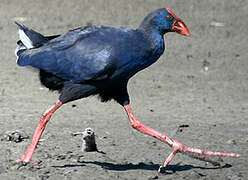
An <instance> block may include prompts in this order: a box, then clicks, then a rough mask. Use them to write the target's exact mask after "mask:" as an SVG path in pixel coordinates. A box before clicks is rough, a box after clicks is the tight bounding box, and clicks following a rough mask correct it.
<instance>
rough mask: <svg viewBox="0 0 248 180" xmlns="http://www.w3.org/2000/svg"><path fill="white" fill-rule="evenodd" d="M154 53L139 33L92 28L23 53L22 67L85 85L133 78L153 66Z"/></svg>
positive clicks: (20, 58) (81, 29)
mask: <svg viewBox="0 0 248 180" xmlns="http://www.w3.org/2000/svg"><path fill="white" fill-rule="evenodd" d="M152 53H153V48H152V44H151V42H150V40H149V39H148V38H147V37H145V35H144V34H143V33H141V32H140V31H138V30H132V29H128V28H114V27H104V26H99V27H98V26H89V27H84V28H78V29H75V30H72V31H69V32H67V33H65V34H62V35H61V36H59V37H56V38H54V39H52V40H50V41H48V42H47V43H44V44H43V45H42V46H40V47H38V48H33V49H28V50H25V51H23V52H22V53H21V54H20V55H19V59H18V64H19V65H21V66H26V65H30V66H33V67H35V68H38V69H41V70H44V71H46V72H49V73H52V74H54V75H56V76H57V77H59V78H62V79H65V80H70V81H73V82H76V83H84V82H86V81H90V80H97V79H101V78H104V77H106V78H110V79H111V78H117V79H118V78H129V77H131V76H132V75H133V74H135V73H136V72H137V71H139V70H141V69H143V68H145V67H146V66H148V65H150V64H151V63H153V61H154V60H153V59H152ZM158 57H159V56H158ZM156 59H157V58H156Z"/></svg>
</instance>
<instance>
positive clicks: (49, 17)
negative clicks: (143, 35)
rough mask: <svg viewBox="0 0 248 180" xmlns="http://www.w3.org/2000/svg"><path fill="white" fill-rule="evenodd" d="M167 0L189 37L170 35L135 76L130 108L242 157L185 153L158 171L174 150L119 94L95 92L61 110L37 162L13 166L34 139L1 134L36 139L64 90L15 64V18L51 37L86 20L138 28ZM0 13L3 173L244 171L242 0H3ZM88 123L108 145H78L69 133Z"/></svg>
mask: <svg viewBox="0 0 248 180" xmlns="http://www.w3.org/2000/svg"><path fill="white" fill-rule="evenodd" d="M161 7H170V8H172V9H173V10H174V12H175V13H176V14H177V15H178V16H179V17H180V18H182V19H183V20H184V21H185V23H186V24H187V26H188V27H189V29H190V31H191V34H192V36H191V37H189V38H187V37H182V36H179V35H177V34H175V33H171V34H168V35H166V49H167V50H166V52H165V54H164V55H163V56H162V57H161V58H160V60H159V61H158V62H157V63H156V64H154V65H153V66H152V67H149V68H148V69H146V70H144V71H142V72H140V73H138V74H137V75H136V76H135V77H133V78H132V80H131V81H130V83H129V92H130V96H131V105H132V107H133V110H134V112H135V113H136V115H137V117H138V118H139V119H140V120H141V121H142V122H143V123H144V124H146V125H148V126H151V127H153V128H155V129H157V130H159V131H161V132H164V133H166V134H168V135H169V136H171V137H173V138H175V139H178V140H180V141H182V142H184V143H185V144H187V145H189V146H193V147H200V148H203V149H209V150H217V151H228V152H234V153H239V154H240V155H241V156H240V158H237V159H233V158H219V159H218V158H217V160H218V161H220V163H221V166H220V167H214V166H212V165H211V164H207V163H204V162H201V161H198V160H195V159H191V158H189V157H187V156H184V155H181V154H179V155H177V156H176V157H175V159H174V160H173V161H172V163H171V164H170V165H169V166H168V168H167V169H166V172H162V173H157V169H158V167H159V165H160V164H161V163H162V162H163V161H164V158H165V157H166V156H167V155H168V154H169V153H170V152H171V149H170V148H169V147H168V146H167V145H165V144H163V143H161V142H159V141H157V140H155V139H153V138H151V137H148V136H145V135H143V134H141V133H139V132H137V131H135V130H133V129H132V128H131V126H130V124H129V122H128V119H127V117H126V114H125V112H124V110H123V109H122V108H121V106H119V105H117V104H116V103H115V102H110V103H100V102H99V101H98V100H97V98H95V97H92V98H88V99H83V100H79V101H75V102H72V103H69V104H67V105H65V106H64V107H62V108H61V109H59V110H58V112H56V113H55V114H54V116H53V118H52V119H51V121H50V122H49V124H48V126H47V128H46V130H45V132H44V134H43V136H42V141H41V142H40V143H39V145H38V148H37V150H36V152H35V155H34V157H33V160H32V163H31V164H29V165H27V166H24V167H21V166H18V165H17V164H15V163H14V162H15V160H16V159H17V158H19V157H21V156H22V155H23V153H24V152H25V150H26V148H27V145H28V144H29V142H30V139H24V140H23V141H21V142H19V143H16V142H13V141H7V140H6V138H4V133H6V131H15V130H19V131H21V132H23V133H24V135H25V134H26V135H28V136H30V137H32V134H33V132H34V129H35V127H36V125H37V123H38V120H39V118H40V117H41V114H42V112H43V111H44V110H45V109H46V108H48V107H49V106H50V105H52V104H53V103H54V102H55V101H56V100H57V97H58V94H57V93H54V92H53V93H51V92H49V91H48V90H47V89H45V88H43V87H41V86H40V83H39V81H38V78H37V73H35V72H31V71H27V69H26V68H20V67H17V65H16V64H15V59H16V58H15V55H14V49H15V43H16V41H17V39H18V35H17V27H16V26H15V25H14V23H13V22H14V20H18V21H19V22H23V23H24V24H26V25H27V26H29V27H31V28H33V29H35V30H37V31H40V32H41V33H43V34H46V35H52V34H58V33H63V32H66V31H67V30H69V29H72V28H76V27H79V26H84V25H86V24H88V23H92V24H97V25H101V24H104V25H111V26H128V27H132V28H136V27H137V26H138V25H139V23H140V22H141V21H142V19H143V18H144V16H145V15H147V13H148V12H150V11H152V10H155V9H157V8H161ZM0 19H1V20H0V34H1V35H0V42H1V46H0V58H1V59H0V62H1V71H0V82H1V86H0V107H1V108H0V127H1V128H0V133H1V141H0V179H1V180H2V179H3V180H7V179H42V180H44V179H51V180H54V179H55V180H56V179H59V180H61V179H86V180H87V179H97V180H99V179H128V180H130V179H140V180H144V179H190V180H194V179H225V180H229V179H230V180H242V179H248V172H247V170H248V169H247V167H248V158H247V154H248V148H247V147H248V130H247V128H248V63H247V58H248V51H247V50H248V45H247V29H248V25H247V19H248V3H247V1H246V0H236V1H231V0H225V1H224V0H204V1H201V0H187V1H186V0H185V1H180V0H174V1H169V0H159V1H155V0H154V1H152V0H150V1H149V0H126V1H116V0H106V1H97V0H91V1H88V0H84V1H80V0H74V1H66V0H64V1H60V0H53V1H50V0H44V1H38V0H37V1H32V0H22V1H19V0H11V1H10V0H1V2H0ZM204 65H207V66H208V71H207V72H205V71H204V68H203V66H204ZM182 126H184V127H182ZM87 127H91V128H93V129H94V130H95V132H96V135H97V137H96V141H97V145H98V149H99V150H100V151H102V152H104V153H95V152H92V153H84V152H81V151H80V148H81V143H82V141H81V137H80V136H76V137H73V136H71V133H73V132H77V131H82V130H84V129H85V128H87ZM215 159H216V158H215ZM37 161H38V162H40V163H39V165H36V166H34V165H33V163H35V162H37Z"/></svg>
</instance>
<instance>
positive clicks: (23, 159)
mask: <svg viewBox="0 0 248 180" xmlns="http://www.w3.org/2000/svg"><path fill="white" fill-rule="evenodd" d="M30 161H31V159H30V158H28V157H27V156H25V155H23V156H22V157H21V158H20V159H17V160H16V162H17V163H23V164H28V163H29V162H30Z"/></svg>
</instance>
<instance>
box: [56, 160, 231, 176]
mask: <svg viewBox="0 0 248 180" xmlns="http://www.w3.org/2000/svg"><path fill="white" fill-rule="evenodd" d="M87 164H93V165H98V166H101V167H102V168H103V169H107V170H113V171H128V170H136V169H141V170H150V171H157V170H158V169H159V167H160V165H159V164H152V163H149V164H147V163H142V162H140V163H138V164H133V163H127V164H116V163H108V162H99V161H79V162H78V163H77V164H65V165H62V166H53V167H55V168H67V167H80V166H86V165H87ZM230 167H232V165H230V164H225V165H223V166H215V167H203V166H194V165H180V163H179V164H176V165H169V166H167V167H166V168H165V169H162V170H161V171H160V173H166V174H173V173H176V172H178V171H188V170H191V169H203V170H209V169H223V168H230Z"/></svg>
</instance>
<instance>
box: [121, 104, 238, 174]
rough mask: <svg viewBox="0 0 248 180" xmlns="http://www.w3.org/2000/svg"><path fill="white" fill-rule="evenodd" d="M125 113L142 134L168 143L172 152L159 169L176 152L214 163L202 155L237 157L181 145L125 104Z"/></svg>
mask: <svg viewBox="0 0 248 180" xmlns="http://www.w3.org/2000/svg"><path fill="white" fill-rule="evenodd" d="M124 108H125V110H126V113H127V115H128V118H129V120H130V123H131V125H132V127H133V128H135V129H137V130H138V131H140V132H142V133H144V134H148V135H150V136H152V137H155V138H156V139H159V140H160V141H162V142H164V143H166V144H168V145H169V146H170V147H171V148H172V149H173V152H172V153H170V155H169V156H168V157H167V158H166V159H165V162H164V164H163V166H161V167H160V168H159V170H160V169H161V168H162V167H166V166H167V165H168V164H169V163H170V162H171V161H172V159H173V158H174V157H175V155H176V153H179V152H180V153H185V154H187V155H189V156H190V157H193V158H196V159H199V160H202V161H206V162H210V163H212V164H214V165H216V164H217V163H216V162H214V161H212V160H210V159H208V158H206V157H204V156H224V157H239V155H238V154H234V153H226V152H212V151H202V150H200V149H197V148H190V147H187V146H185V145H183V144H182V143H181V142H179V141H177V140H174V139H171V138H169V137H168V136H166V135H164V134H162V133H160V132H158V131H155V130H154V129H152V128H150V127H148V126H145V125H143V124H142V123H141V122H140V121H139V120H138V119H137V118H136V117H135V116H134V114H133V111H132V109H131V108H130V105H129V104H127V105H125V106H124Z"/></svg>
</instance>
